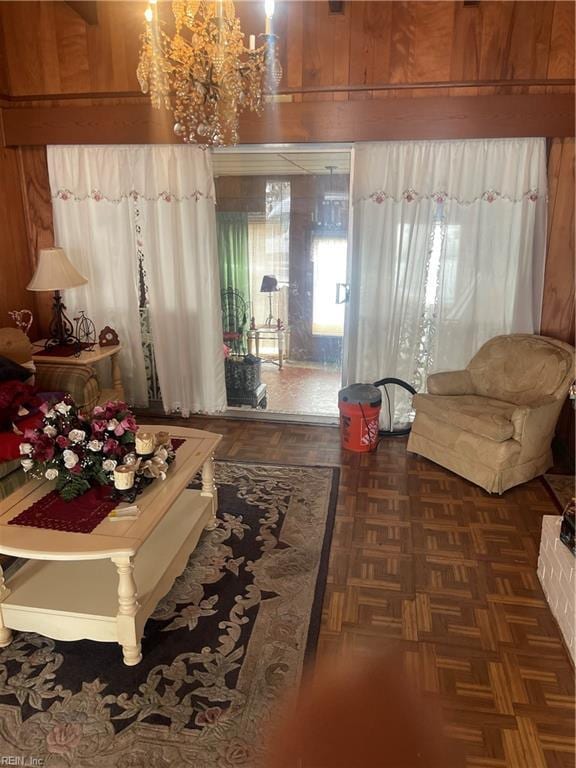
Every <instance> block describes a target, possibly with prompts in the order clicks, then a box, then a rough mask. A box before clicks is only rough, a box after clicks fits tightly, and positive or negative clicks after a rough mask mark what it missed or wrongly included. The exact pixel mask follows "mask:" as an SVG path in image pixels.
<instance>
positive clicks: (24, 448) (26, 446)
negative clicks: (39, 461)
mask: <svg viewBox="0 0 576 768" xmlns="http://www.w3.org/2000/svg"><path fill="white" fill-rule="evenodd" d="M33 450H34V448H33V447H32V446H31V445H30V443H20V455H21V456H22V455H24V454H26V453H32V451H33Z"/></svg>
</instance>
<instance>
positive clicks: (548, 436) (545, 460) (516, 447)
mask: <svg viewBox="0 0 576 768" xmlns="http://www.w3.org/2000/svg"><path fill="white" fill-rule="evenodd" d="M573 380H574V347H571V346H570V344H565V343H564V342H562V341H557V340H556V339H549V338H547V337H546V336H530V335H526V334H514V335H510V336H496V337H495V338H493V339H491V340H490V341H488V342H486V344H484V346H483V347H482V348H481V349H480V350H479V351H478V352H477V354H476V355H475V356H474V357H473V358H472V360H471V361H470V363H469V364H468V367H467V368H466V369H465V370H463V371H451V372H449V373H435V374H432V375H431V376H429V377H428V394H426V395H415V396H414V400H413V403H414V408H415V410H416V418H415V420H414V424H413V426H412V432H411V433H410V439H409V440H408V450H409V451H412V452H414V453H418V454H420V455H421V456H425V457H426V458H428V459H431V460H432V461H435V462H436V463H437V464H440V465H441V466H443V467H446V468H447V469H450V470H452V472H456V474H458V475H461V476H462V477H465V478H467V479H468V480H471V481H472V482H473V483H476V484H477V485H479V486H481V487H482V488H485V489H486V490H487V491H489V492H490V493H494V492H495V493H502V492H503V491H505V490H506V489H507V488H511V487H512V486H514V485H518V484H519V483H524V482H526V481H527V480H530V479H531V478H533V477H536V476H537V475H541V474H543V473H544V472H545V471H546V470H547V469H549V467H551V466H552V452H551V449H550V444H551V442H552V437H553V435H554V429H555V427H556V422H557V420H558V416H559V414H560V410H561V408H562V405H563V403H564V401H565V399H566V395H567V393H568V390H569V387H570V383H571V382H572V381H573Z"/></svg>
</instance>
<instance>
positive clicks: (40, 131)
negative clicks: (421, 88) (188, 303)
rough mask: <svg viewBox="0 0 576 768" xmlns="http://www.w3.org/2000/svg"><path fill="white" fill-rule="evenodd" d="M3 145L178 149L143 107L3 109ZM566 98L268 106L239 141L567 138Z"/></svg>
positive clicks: (167, 125)
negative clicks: (166, 146)
mask: <svg viewBox="0 0 576 768" xmlns="http://www.w3.org/2000/svg"><path fill="white" fill-rule="evenodd" d="M2 112H3V114H2V117H3V121H4V140H5V143H6V145H7V146H19V145H20V146H22V145H42V144H146V143H160V144H164V143H175V144H178V143H179V139H178V138H177V137H176V136H175V135H174V131H173V129H172V125H173V117H172V115H171V114H170V113H168V112H165V111H160V110H156V109H153V108H152V107H151V105H150V104H117V105H110V106H85V107H50V108H46V107H32V108H10V109H4V110H2ZM573 129H574V97H573V96H572V95H569V94H566V95H559V96H552V95H544V94H543V95H534V96H531V95H525V96H506V95H497V96H458V97H454V96H446V97H437V98H421V99H373V100H365V101H323V102H322V108H321V109H319V105H318V102H310V101H303V102H294V103H278V104H267V105H266V107H265V108H264V114H263V115H262V116H261V117H260V116H258V115H254V114H252V113H244V114H243V115H242V116H241V120H240V142H241V143H245V144H274V143H279V144H283V143H300V142H324V141H329V142H339V141H343V142H348V141H392V140H397V139H402V140H406V139H464V138H493V137H506V136H512V137H515V136H550V137H563V136H572V135H573Z"/></svg>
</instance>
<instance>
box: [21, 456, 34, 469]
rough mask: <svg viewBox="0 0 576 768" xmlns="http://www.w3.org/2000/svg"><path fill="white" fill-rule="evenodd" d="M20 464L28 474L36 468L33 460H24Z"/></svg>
mask: <svg viewBox="0 0 576 768" xmlns="http://www.w3.org/2000/svg"><path fill="white" fill-rule="evenodd" d="M20 464H22V469H23V470H24V472H28V471H29V470H31V469H32V467H33V466H34V462H33V461H32V459H22V461H21V462H20Z"/></svg>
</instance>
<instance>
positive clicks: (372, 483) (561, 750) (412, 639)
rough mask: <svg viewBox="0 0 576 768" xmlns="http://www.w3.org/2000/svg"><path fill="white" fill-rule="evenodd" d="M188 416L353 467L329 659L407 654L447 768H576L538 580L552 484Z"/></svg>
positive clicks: (260, 450) (239, 455)
mask: <svg viewBox="0 0 576 768" xmlns="http://www.w3.org/2000/svg"><path fill="white" fill-rule="evenodd" d="M186 423H191V424H192V425H193V426H197V427H200V428H206V429H210V430H212V431H215V432H220V433H221V434H223V435H224V440H223V442H222V444H221V446H220V450H219V456H222V457H226V458H230V459H234V458H235V459H246V460H259V461H271V462H274V461H277V462H281V463H286V464H315V465H318V464H320V465H332V466H339V467H340V471H341V474H340V488H339V499H338V506H337V514H336V522H335V528H334V535H333V539H332V547H331V556H330V565H329V572H328V578H327V587H326V593H325V598H324V605H323V611H322V628H321V633H320V638H319V643H318V650H317V657H318V658H319V659H321V660H330V661H333V663H334V664H339V663H340V662H341V661H342V660H346V659H353V658H360V659H370V658H373V657H375V656H381V655H382V654H386V653H387V652H388V651H400V653H401V655H402V658H403V663H404V671H405V674H406V678H407V679H409V680H411V681H413V682H415V683H417V684H418V685H419V687H420V690H421V691H422V696H425V697H430V698H431V699H432V698H433V699H435V700H436V701H440V702H441V706H442V711H443V714H444V732H445V735H446V737H447V738H448V739H450V740H453V741H454V742H455V743H457V744H458V745H459V747H460V751H461V752H462V759H461V762H459V763H458V765H454V766H445V765H443V766H438V768H569V767H570V768H573V766H574V758H575V748H574V747H575V742H574V668H573V666H572V664H571V661H570V659H569V657H568V654H567V652H566V650H565V648H564V645H563V642H562V638H561V635H560V632H559V629H558V626H557V624H556V622H555V620H554V618H553V616H552V614H551V612H550V610H549V608H548V605H547V603H546V600H545V598H544V594H543V592H542V589H541V587H540V584H539V582H538V579H537V576H536V565H537V558H538V548H539V541H540V529H541V523H542V516H543V515H545V514H555V513H556V509H555V507H554V505H553V503H552V501H551V499H550V497H549V496H548V494H547V492H546V490H545V489H544V487H543V485H542V483H541V482H540V481H539V480H534V481H532V482H530V483H527V484H525V485H522V486H519V487H517V488H513V489H511V490H510V491H507V492H506V493H505V494H503V495H502V496H491V495H489V494H487V493H485V492H484V491H483V490H482V489H480V488H477V487H476V486H474V485H472V484H471V483H468V482H467V481H465V480H463V479H461V478H459V477H457V476H456V475H453V474H452V473H450V472H447V471H445V470H443V469H442V468H440V467H437V466H436V465H434V464H432V463H431V462H429V461H426V460H424V459H422V458H420V457H417V456H413V455H410V454H407V452H406V441H405V440H404V439H398V438H394V439H386V440H383V441H382V442H381V443H380V446H379V448H378V450H377V452H376V453H374V454H351V453H345V452H342V451H341V450H340V446H339V433H338V431H337V430H336V429H332V428H324V427H307V426H303V425H286V424H272V423H260V422H252V423H250V422H243V421H242V422H241V421H231V420H228V421H227V420H223V419H215V420H213V419H193V420H191V421H190V422H186ZM382 706H383V707H386V706H393V704H392V703H389V702H387V700H386V697H385V692H383V704H382ZM385 766H386V763H385V762H383V763H382V765H381V766H379V765H374V766H352V765H351V766H350V768H385ZM386 768H387V767H386Z"/></svg>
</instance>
